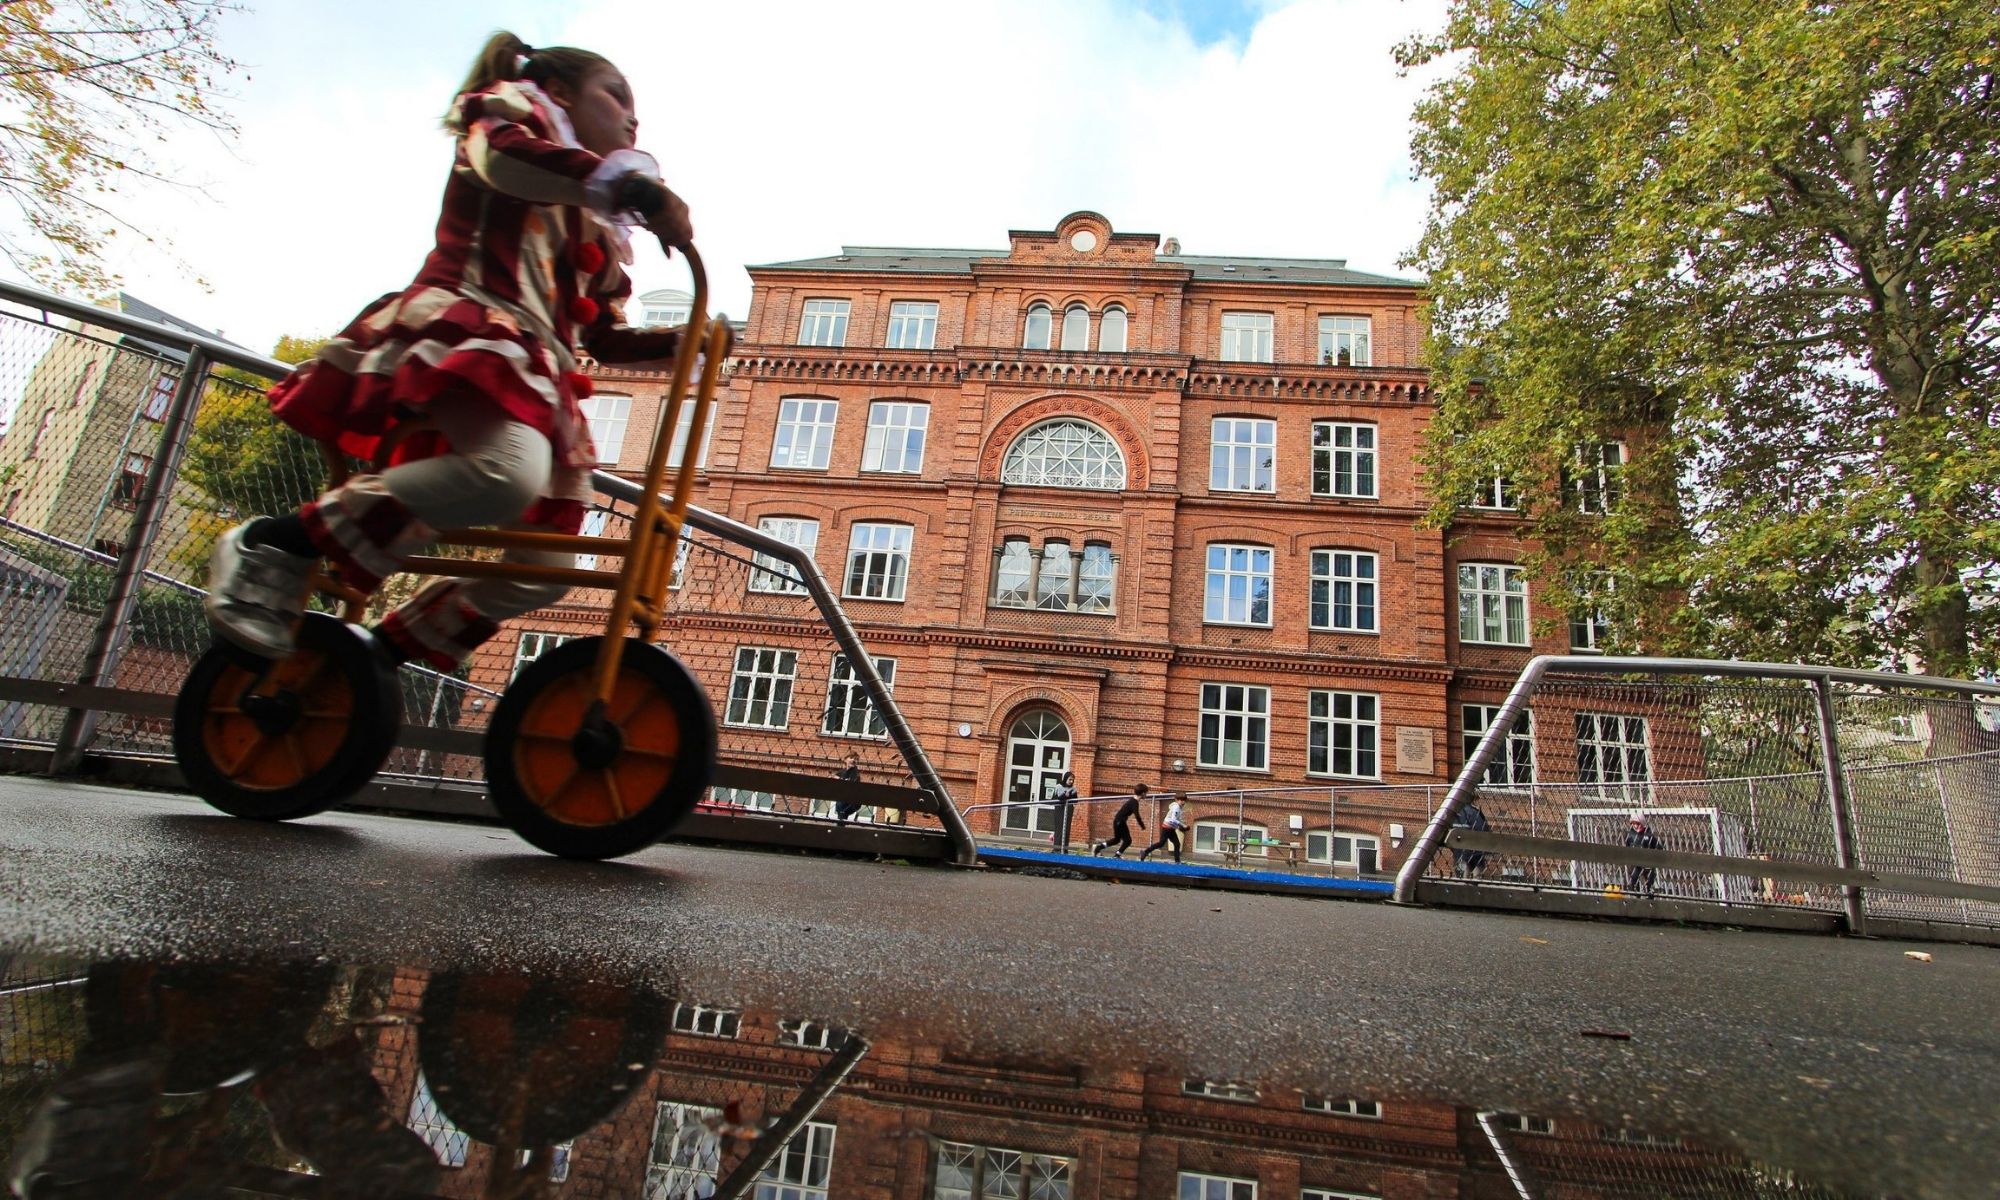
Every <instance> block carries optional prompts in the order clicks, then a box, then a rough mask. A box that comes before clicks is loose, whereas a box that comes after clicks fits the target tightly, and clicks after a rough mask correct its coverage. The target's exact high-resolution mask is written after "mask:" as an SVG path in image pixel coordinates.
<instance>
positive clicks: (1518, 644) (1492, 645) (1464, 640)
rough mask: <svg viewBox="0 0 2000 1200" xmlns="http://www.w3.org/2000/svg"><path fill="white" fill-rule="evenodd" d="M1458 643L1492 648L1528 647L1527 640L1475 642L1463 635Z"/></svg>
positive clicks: (1516, 648)
mask: <svg viewBox="0 0 2000 1200" xmlns="http://www.w3.org/2000/svg"><path fill="white" fill-rule="evenodd" d="M1458 644H1459V645H1461V646H1485V647H1487V648H1488V649H1492V650H1526V649H1529V647H1530V644H1529V643H1527V642H1475V641H1473V640H1471V639H1469V638H1463V637H1462V638H1459V639H1458Z"/></svg>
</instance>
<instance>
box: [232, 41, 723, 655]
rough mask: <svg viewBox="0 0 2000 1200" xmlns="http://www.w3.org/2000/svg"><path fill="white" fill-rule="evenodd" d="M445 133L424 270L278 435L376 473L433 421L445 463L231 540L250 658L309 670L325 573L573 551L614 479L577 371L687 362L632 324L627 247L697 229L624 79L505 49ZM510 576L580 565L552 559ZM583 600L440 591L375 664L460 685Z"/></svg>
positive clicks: (391, 471)
mask: <svg viewBox="0 0 2000 1200" xmlns="http://www.w3.org/2000/svg"><path fill="white" fill-rule="evenodd" d="M445 127H446V129H448V130H449V131H450V132H451V133H452V134H453V136H454V137H455V138H456V139H457V150H456V155H455V157H454V161H453V163H452V169H451V174H450V176H449V178H448V179H447V180H446V182H445V187H444V210H443V213H442V215H440V217H439V218H438V225H437V243H436V247H435V248H434V249H433V250H432V251H431V253H430V256H429V258H428V259H426V260H425V262H424V265H423V269H422V270H420V271H419V272H418V273H417V277H416V279H415V281H414V282H412V283H411V284H410V285H409V286H408V287H406V288H405V289H403V290H402V291H400V292H395V293H392V294H390V295H388V296H384V297H383V298H382V299H380V300H377V301H376V302H375V303H373V304H371V305H369V306H368V307H367V308H366V309H364V310H362V312H361V314H360V315H359V316H357V317H356V318H355V319H354V321H353V323H352V324H350V325H349V326H348V327H347V328H346V329H345V330H343V331H342V332H341V333H340V335H339V336H337V337H335V338H334V339H333V340H332V341H330V342H328V343H327V344H326V346H325V348H324V349H322V350H321V351H320V352H319V355H318V356H317V358H315V359H314V360H313V361H312V362H309V363H306V364H305V365H303V366H301V367H299V369H298V370H296V371H294V372H293V373H292V374H291V375H290V376H288V377H287V378H285V379H284V380H282V381H280V382H279V383H277V384H275V385H273V386H272V388H271V392H270V398H271V408H272V411H273V412H275V413H276V414H277V416H278V417H279V419H281V420H283V421H284V422H285V423H286V424H288V425H290V426H292V427H293V428H294V429H297V430H298V431H299V432H301V433H303V434H305V435H306V436H308V437H312V438H315V439H318V440H321V441H328V442H333V443H335V444H337V445H338V446H339V447H340V449H341V450H343V451H345V452H346V453H348V454H351V455H354V456H356V457H358V458H360V459H362V460H364V461H366V460H368V459H370V458H371V457H373V455H374V453H375V451H376V448H377V446H378V444H379V443H380V441H381V440H382V439H383V438H384V437H386V436H388V435H390V434H391V433H392V431H394V430H395V429H396V427H397V426H398V425H399V424H401V423H403V422H406V421H411V420H418V419H423V420H428V421H429V422H431V423H432V425H434V426H435V428H436V431H437V433H438V434H441V435H442V443H444V444H437V443H438V442H439V441H440V439H438V438H425V437H423V436H421V435H420V436H419V437H417V438H414V439H412V443H406V444H405V445H404V446H402V447H399V448H398V450H397V456H398V460H399V461H398V463H397V465H393V466H390V467H389V468H388V469H387V470H384V471H383V472H382V473H380V474H377V475H357V476H355V477H353V478H352V479H350V480H348V481H347V482H346V483H345V484H342V485H341V486H339V487H337V488H334V489H333V490H332V491H329V492H327V493H326V494H325V495H322V496H320V497H319V498H318V499H316V500H314V501H312V502H310V503H308V504H307V505H306V506H305V507H303V508H301V509H300V510H299V511H298V512H296V513H290V514H286V515H282V516H266V517H258V518H256V519H254V520H251V521H248V522H245V523H244V524H242V525H240V526H237V527H236V528H235V529H232V530H230V531H229V532H228V533H227V534H225V535H223V537H222V539H221V540H220V541H219V542H218V543H217V544H216V547H215V551H214V554H213V555H212V557H211V559H210V563H209V598H208V602H207V607H208V614H209V619H210V621H211V622H212V623H213V624H214V626H215V628H216V630H217V632H218V633H219V634H220V635H221V636H222V637H224V638H226V639H228V640H229V641H230V642H233V643H235V644H236V645H238V646H241V647H243V648H244V649H246V650H249V651H251V652H253V653H256V654H259V655H262V656H265V657H268V658H282V657H285V656H286V655H288V654H290V653H291V651H292V648H293V637H294V630H295V628H296V626H297V622H298V620H299V617H300V614H301V611H302V607H303V599H304V592H305V579H306V576H307V574H308V573H309V572H310V571H311V570H312V568H313V566H314V564H315V563H316V562H317V561H318V560H319V559H320V558H322V557H324V558H326V559H328V560H329V561H331V562H332V563H333V564H335V565H336V566H338V567H339V569H340V578H341V579H342V581H343V582H345V583H347V584H348V585H350V586H352V587H355V588H357V589H359V590H360V591H362V592H370V591H373V590H374V588H375V587H376V585H378V584H379V583H380V582H381V581H382V579H383V578H384V577H386V576H388V575H390V574H393V573H394V572H395V571H396V570H397V569H398V568H399V567H400V566H401V565H402V563H403V562H404V561H405V560H406V559H407V558H408V557H410V556H411V555H414V554H416V553H418V552H419V550H420V549H421V548H422V547H424V546H425V545H426V544H427V543H429V542H430V541H431V540H432V539H433V538H434V536H435V534H436V532H437V531H438V530H441V529H454V528H463V527H467V526H474V525H504V526H506V527H508V528H515V529H540V530H550V531H554V532H559V533H575V532H576V531H577V530H578V529H579V528H580V526H581V525H582V521H583V513H584V509H585V506H586V504H587V503H588V500H589V498H590V494H591V491H590V472H591V469H592V468H593V467H595V466H596V465H597V462H598V456H597V449H596V447H595V446H594V445H593V444H592V443H591V438H590V429H589V425H588V423H587V421H586V419H585V417H584V415H583V412H582V410H581V408H580V406H579V401H580V400H581V399H583V398H584V397H587V396H589V395H590V391H591V388H590V379H589V378H588V377H587V376H585V375H583V374H582V373H580V372H579V371H578V370H577V355H578V353H579V351H583V352H587V353H589V354H590V355H591V356H592V357H594V358H596V359H597V360H599V361H601V362H608V363H643V362H652V361H657V360H661V359H668V358H671V357H672V356H673V354H674V352H675V350H676V348H677V346H678V344H679V333H680V331H679V330H670V329H635V328H632V327H630V326H627V325H626V324H625V322H624V313H623V308H624V301H625V298H626V297H627V296H628V295H630V293H631V282H630V280H628V279H627V278H626V274H625V270H624V264H626V263H629V262H630V261H631V260H632V251H631V246H630V240H629V238H628V236H627V234H626V227H629V226H643V227H645V228H646V229H647V230H649V231H650V232H652V233H653V234H654V235H656V236H657V237H659V238H660V239H661V240H662V241H663V242H665V243H667V244H670V245H680V246H685V245H687V244H689V243H690V241H691V240H692V238H693V230H692V228H691V227H690V225H689V223H688V211H687V206H686V205H684V204H683V203H681V201H680V199H679V198H678V197H676V196H675V195H674V194H673V193H672V192H671V191H669V190H668V189H667V187H666V185H665V184H664V183H662V182H661V181H660V170H659V165H658V164H657V163H656V162H655V161H654V160H653V158H652V157H651V156H650V155H647V154H644V153H642V152H640V151H638V150H636V149H634V148H633V144H634V140H635V138H636V136H637V133H638V128H639V122H638V118H637V117H636V116H635V115H634V113H633V101H632V90H631V86H630V85H629V84H628V83H627V82H626V80H625V76H624V75H623V74H622V73H621V72H620V71H619V70H618V68H617V67H615V66H613V65H612V64H611V63H610V61H609V60H607V59H605V58H604V57H603V56H602V55H599V54H596V53H593V52H591V51H589V50H578V49H574V48H572V47H567V46H560V47H554V48H549V49H541V50H537V49H533V48H531V47H529V46H527V45H526V44H524V43H523V42H522V41H521V39H519V38H518V37H515V36H514V35H513V34H511V33H505V32H502V33H496V34H494V35H493V36H492V38H490V39H489V40H488V41H487V43H486V46H485V48H484V49H483V50H481V51H480V54H479V58H478V59H477V61H476V62H475V63H474V64H473V68H472V72H471V74H470V76H469V77H468V78H467V79H466V81H465V83H464V85H463V86H461V87H460V89H459V95H458V97H457V98H456V99H455V100H454V101H453V102H452V106H451V111H450V112H449V113H448V114H447V115H446V117H445ZM418 442H430V443H432V444H431V445H428V446H423V445H416V444H413V443H418ZM404 459H414V461H402V460H404ZM505 557H506V558H507V559H509V560H512V561H515V562H526V563H537V564H544V565H550V566H565V567H566V566H572V565H574V563H575V556H574V555H571V554H567V553H555V552H549V551H524V550H510V551H508V552H507V553H506V555H505ZM566 590H567V589H566V588H565V587H563V586H562V585H560V584H556V585H551V584H542V583H523V582H516V581H511V580H498V579H487V580H455V579H439V580H435V581H433V582H432V583H431V584H429V585H428V586H426V587H425V588H424V589H423V590H422V591H420V592H418V593H417V594H416V596H414V597H413V598H412V599H411V600H410V601H409V602H408V603H406V604H404V605H403V606H402V607H400V608H398V609H396V610H395V611H394V612H392V613H390V614H389V615H388V617H386V618H385V619H384V620H383V621H382V623H381V625H380V626H379V627H377V628H376V630H375V633H376V634H377V638H378V645H379V647H380V648H381V650H382V652H383V654H384V655H385V657H387V658H388V659H389V660H391V661H393V662H399V663H400V662H407V661H412V660H415V661H421V662H424V663H427V664H429V665H431V666H433V667H436V668H438V669H440V670H449V669H451V668H452V667H453V666H455V665H456V664H457V663H458V662H459V661H460V660H462V659H464V658H465V657H466V656H467V655H469V654H471V653H472V651H473V650H474V649H475V648H477V647H478V646H479V644H480V643H481V642H484V641H485V640H486V639H487V638H489V637H491V636H492V635H493V634H494V632H495V631H496V630H497V629H498V628H499V625H500V622H502V621H505V620H507V619H508V618H510V617H515V616H519V615H521V614H523V613H526V612H530V611H532V610H534V609H537V608H540V607H542V606H544V605H548V604H553V603H555V602H556V601H557V600H558V599H560V598H561V597H562V595H563V593H564V592H565V591H566Z"/></svg>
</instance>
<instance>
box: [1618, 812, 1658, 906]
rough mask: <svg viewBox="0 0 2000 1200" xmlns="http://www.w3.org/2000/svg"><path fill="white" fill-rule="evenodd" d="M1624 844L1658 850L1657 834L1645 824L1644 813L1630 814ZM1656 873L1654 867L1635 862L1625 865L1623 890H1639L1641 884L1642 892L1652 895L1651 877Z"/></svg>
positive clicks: (1633, 847) (1637, 848)
mask: <svg viewBox="0 0 2000 1200" xmlns="http://www.w3.org/2000/svg"><path fill="white" fill-rule="evenodd" d="M1625 844H1626V845H1627V846H1628V847H1631V848H1632V849H1635V850H1658V849H1659V848H1660V839H1659V836H1658V835H1657V834H1655V833H1654V832H1653V831H1652V829H1651V828H1650V827H1648V826H1647V824H1646V818H1645V815H1644V814H1642V813H1633V814H1632V824H1631V825H1630V826H1629V827H1628V828H1627V829H1626V830H1625ZM1656 873H1657V872H1656V871H1655V869H1654V868H1652V867H1642V866H1639V865H1637V864H1636V863H1635V864H1634V865H1632V866H1630V867H1627V868H1626V869H1625V890H1626V891H1628V892H1637V891H1641V890H1642V887H1641V885H1643V892H1644V894H1645V895H1648V896H1650V895H1652V894H1653V878H1654V875H1655V874H1656Z"/></svg>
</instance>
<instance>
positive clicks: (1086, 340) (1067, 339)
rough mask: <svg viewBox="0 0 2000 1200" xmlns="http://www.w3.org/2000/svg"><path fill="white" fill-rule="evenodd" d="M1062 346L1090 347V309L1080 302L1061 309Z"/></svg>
mask: <svg viewBox="0 0 2000 1200" xmlns="http://www.w3.org/2000/svg"><path fill="white" fill-rule="evenodd" d="M1062 348H1063V349H1065V350H1088V349H1090V310H1089V309H1087V308H1085V307H1084V306H1083V305H1081V304H1072V305H1070V306H1069V307H1068V308H1066V309H1064V310H1063V333H1062Z"/></svg>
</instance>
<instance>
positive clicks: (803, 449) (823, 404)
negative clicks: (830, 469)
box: [771, 396, 840, 471]
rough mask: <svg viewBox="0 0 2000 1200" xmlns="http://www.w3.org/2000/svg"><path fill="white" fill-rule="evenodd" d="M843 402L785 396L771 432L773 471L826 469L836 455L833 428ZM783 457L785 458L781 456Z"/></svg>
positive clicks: (782, 398)
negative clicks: (775, 424) (834, 452)
mask: <svg viewBox="0 0 2000 1200" xmlns="http://www.w3.org/2000/svg"><path fill="white" fill-rule="evenodd" d="M839 421H840V401H838V400H828V399H826V398H825V397H824V396H784V397H780V398H779V400H778V424H777V427H776V428H774V429H773V430H772V431H771V469H772V470H773V471H824V470H826V466H827V463H828V462H829V461H830V460H831V458H832V456H833V429H834V426H835V425H836V424H838V423H839ZM780 456H782V457H780Z"/></svg>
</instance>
